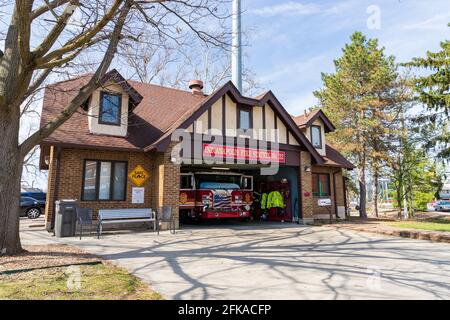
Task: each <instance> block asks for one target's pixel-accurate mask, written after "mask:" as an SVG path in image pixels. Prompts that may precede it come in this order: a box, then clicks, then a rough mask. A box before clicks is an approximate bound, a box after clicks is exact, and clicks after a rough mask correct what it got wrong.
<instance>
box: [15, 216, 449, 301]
mask: <svg viewBox="0 0 450 320" xmlns="http://www.w3.org/2000/svg"><path fill="white" fill-rule="evenodd" d="M22 239H23V243H24V244H25V245H26V244H30V243H37V242H41V241H44V242H52V241H56V242H60V243H67V244H71V245H75V246H77V247H79V248H82V249H84V250H86V251H87V252H89V253H93V254H97V255H99V256H101V257H103V258H105V259H108V260H110V261H112V262H113V263H115V264H117V265H120V266H123V267H125V268H127V269H128V270H130V271H131V272H132V273H133V274H135V275H137V276H138V277H140V278H142V279H144V280H145V281H147V282H149V283H150V284H151V285H152V287H153V288H154V289H155V290H156V291H158V292H159V293H161V294H162V295H163V296H164V297H165V298H166V299H450V245H449V244H445V243H432V242H429V241H422V240H414V239H402V238H396V237H387V236H382V235H375V234H369V233H361V232H355V231H351V230H344V229H339V230H337V229H334V228H328V227H308V226H299V225H295V224H261V225H256V224H243V223H239V224H235V225H233V224H225V225H217V226H215V225H210V226H203V227H202V226H197V227H191V228H186V229H183V230H179V231H178V232H177V234H176V235H171V234H169V233H167V232H163V233H162V234H161V235H160V236H157V235H156V234H154V233H151V232H139V233H123V234H106V235H105V236H103V237H102V238H101V239H100V240H97V239H96V238H95V237H94V236H89V237H85V238H83V240H81V241H80V240H78V239H75V238H71V239H67V238H65V239H59V240H56V239H55V238H52V237H51V236H50V235H49V234H47V233H46V232H45V231H42V230H40V231H38V230H35V231H30V230H28V229H26V228H25V229H24V230H23V231H22Z"/></svg>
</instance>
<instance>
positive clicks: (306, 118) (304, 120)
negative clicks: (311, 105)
mask: <svg viewBox="0 0 450 320" xmlns="http://www.w3.org/2000/svg"><path fill="white" fill-rule="evenodd" d="M292 118H293V119H294V122H295V124H297V126H299V127H300V128H306V127H309V126H310V125H312V124H313V122H314V121H315V120H316V119H318V118H320V119H321V120H322V121H323V123H324V124H325V132H327V133H328V132H332V131H334V130H335V127H334V125H333V124H332V123H331V121H330V119H328V117H327V116H326V115H325V113H323V111H322V110H320V109H317V110H314V111H311V112H309V113H307V114H303V115H300V116H292Z"/></svg>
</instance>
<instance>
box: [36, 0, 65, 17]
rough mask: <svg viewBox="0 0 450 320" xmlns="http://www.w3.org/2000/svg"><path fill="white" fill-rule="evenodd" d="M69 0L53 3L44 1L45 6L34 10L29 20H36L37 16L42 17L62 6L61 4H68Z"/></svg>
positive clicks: (59, 0) (57, 0)
mask: <svg viewBox="0 0 450 320" xmlns="http://www.w3.org/2000/svg"><path fill="white" fill-rule="evenodd" d="M69 1H70V0H54V1H47V0H46V1H45V2H46V4H44V5H42V6H40V7H39V8H36V9H34V10H33V11H32V12H31V14H30V17H31V20H34V19H36V18H38V17H39V16H41V15H43V14H44V13H46V12H48V11H53V10H54V9H56V8H58V7H59V6H62V5H63V4H65V3H67V2H69Z"/></svg>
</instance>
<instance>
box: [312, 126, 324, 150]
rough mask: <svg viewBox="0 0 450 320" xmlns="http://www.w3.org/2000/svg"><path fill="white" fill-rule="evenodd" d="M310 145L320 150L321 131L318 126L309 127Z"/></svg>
mask: <svg viewBox="0 0 450 320" xmlns="http://www.w3.org/2000/svg"><path fill="white" fill-rule="evenodd" d="M311 144H312V145H313V147H314V148H317V149H322V130H321V128H320V126H311Z"/></svg>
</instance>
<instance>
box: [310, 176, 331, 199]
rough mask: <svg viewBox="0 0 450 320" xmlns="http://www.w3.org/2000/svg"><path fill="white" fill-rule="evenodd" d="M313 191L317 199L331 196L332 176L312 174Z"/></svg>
mask: <svg viewBox="0 0 450 320" xmlns="http://www.w3.org/2000/svg"><path fill="white" fill-rule="evenodd" d="M312 189H313V196H315V197H329V196H330V194H331V193H330V175H329V174H328V173H313V174H312Z"/></svg>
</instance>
